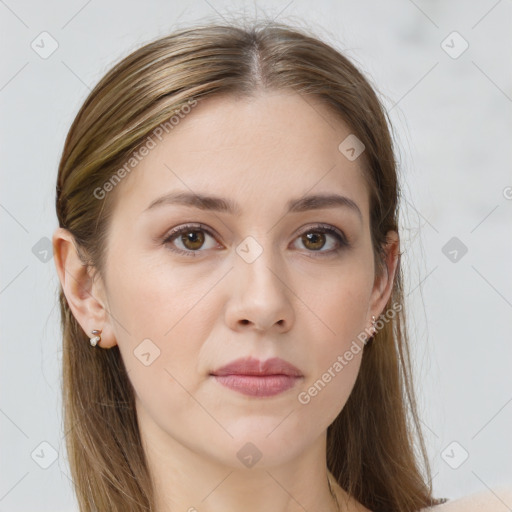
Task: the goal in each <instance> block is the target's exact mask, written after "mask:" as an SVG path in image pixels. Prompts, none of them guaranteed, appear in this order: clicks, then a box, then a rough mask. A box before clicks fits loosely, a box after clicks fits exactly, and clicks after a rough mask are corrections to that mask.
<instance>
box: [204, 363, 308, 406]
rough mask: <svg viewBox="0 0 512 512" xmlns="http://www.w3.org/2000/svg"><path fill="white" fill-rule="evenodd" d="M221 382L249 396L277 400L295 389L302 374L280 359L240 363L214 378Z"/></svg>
mask: <svg viewBox="0 0 512 512" xmlns="http://www.w3.org/2000/svg"><path fill="white" fill-rule="evenodd" d="M210 375H211V376H212V377H214V378H215V380H216V381H217V382H219V383H220V384H222V385H223V386H226V387H227V388H230V389H232V390H234V391H238V392H239V393H242V394H244V395H247V396H258V397H268V396H275V395H278V394H280V393H283V392H284V391H287V390H288V389H290V388H292V387H293V386H295V384H296V383H297V381H298V380H299V379H301V378H302V377H303V375H302V372H301V371H300V370H299V369H298V368H297V367H295V366H293V365H292V364H291V363H289V362H288V361H285V360H284V359H280V358H277V357H274V358H271V359H267V360H266V361H260V360H259V359H254V358H252V357H249V358H242V359H236V360H235V361H232V362H231V363H228V364H227V365H226V366H223V367H221V368H219V369H217V370H215V371H213V372H212V373H211V374H210Z"/></svg>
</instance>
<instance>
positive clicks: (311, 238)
mask: <svg viewBox="0 0 512 512" xmlns="http://www.w3.org/2000/svg"><path fill="white" fill-rule="evenodd" d="M302 241H303V242H308V243H310V242H313V247H311V246H310V248H311V249H313V250H315V251H317V250H318V249H321V248H322V247H323V245H324V244H325V234H324V233H306V234H305V235H302ZM319 241H320V243H319ZM304 245H305V246H306V247H307V243H305V244H304Z"/></svg>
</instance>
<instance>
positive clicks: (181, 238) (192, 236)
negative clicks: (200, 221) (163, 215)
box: [163, 225, 215, 256]
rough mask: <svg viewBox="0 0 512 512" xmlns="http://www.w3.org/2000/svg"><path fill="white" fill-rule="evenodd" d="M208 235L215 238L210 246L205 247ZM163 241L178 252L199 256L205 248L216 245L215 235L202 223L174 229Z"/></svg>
mask: <svg viewBox="0 0 512 512" xmlns="http://www.w3.org/2000/svg"><path fill="white" fill-rule="evenodd" d="M208 237H209V238H211V239H212V240H213V243H212V242H210V246H209V247H203V246H204V245H205V242H206V241H207V238H208ZM163 243H164V245H168V246H169V248H170V249H171V250H172V251H174V252H177V253H178V254H183V255H185V256H198V255H199V253H201V252H204V251H205V249H211V248H214V247H215V236H214V235H213V234H212V233H211V232H210V231H209V230H208V229H206V228H203V227H202V226H200V225H199V226H195V225H192V226H191V225H185V226H180V227H178V228H175V229H173V230H172V231H171V232H170V233H169V235H168V236H167V237H166V238H165V240H164V241H163ZM180 247H181V248H180Z"/></svg>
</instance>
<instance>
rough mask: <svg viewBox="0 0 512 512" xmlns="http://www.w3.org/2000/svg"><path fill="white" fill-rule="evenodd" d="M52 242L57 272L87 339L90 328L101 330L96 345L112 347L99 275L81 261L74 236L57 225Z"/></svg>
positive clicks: (113, 341)
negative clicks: (99, 339)
mask: <svg viewBox="0 0 512 512" xmlns="http://www.w3.org/2000/svg"><path fill="white" fill-rule="evenodd" d="M52 243H53V254H54V261H55V266H56V268H57V274H58V276H59V280H60V284H61V286H62V290H63V292H64V295H65V296H66V299H67V302H68V304H69V308H70V309H71V312H72V313H73V316H74V317H75V318H76V320H77V322H78V323H79V324H80V326H81V327H82V329H83V330H84V332H85V333H86V334H87V336H89V338H91V337H92V336H93V334H92V331H93V330H95V329H98V330H100V331H101V342H99V343H98V345H97V346H98V347H103V348H111V347H113V346H114V345H116V344H117V342H116V339H115V336H114V334H113V330H112V328H111V325H110V322H109V318H110V315H109V314H108V310H107V308H106V306H105V305H106V294H105V288H104V286H103V282H102V280H101V277H100V275H99V274H98V273H96V272H94V270H95V269H94V268H93V267H91V266H90V265H88V264H86V263H85V262H84V261H83V260H82V258H81V257H80V255H79V253H78V250H77V244H76V242H75V239H74V237H73V235H72V234H71V233H70V232H69V231H68V230H67V229H63V228H58V229H57V230H56V231H55V233H54V234H53V240H52ZM91 348H92V347H91Z"/></svg>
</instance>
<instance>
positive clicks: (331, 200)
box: [145, 192, 363, 221]
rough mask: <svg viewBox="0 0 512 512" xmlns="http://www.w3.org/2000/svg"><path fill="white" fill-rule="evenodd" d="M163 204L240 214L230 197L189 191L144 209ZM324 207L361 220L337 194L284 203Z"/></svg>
mask: <svg viewBox="0 0 512 512" xmlns="http://www.w3.org/2000/svg"><path fill="white" fill-rule="evenodd" d="M164 205H183V206H190V207H192V208H198V209H200V210H209V211H216V212H225V213H230V214H232V215H240V214H241V208H240V206H239V205H238V204H237V203H235V202H234V201H232V200H231V199H226V198H223V197H217V196H212V195H206V194H195V193H191V192H171V193H170V194H166V195H165V196H162V197H159V198H158V199H155V200H154V201H152V202H151V204H150V205H149V206H148V207H147V208H146V210H145V211H146V212H147V211H148V210H152V209H153V208H157V207H159V206H164ZM326 208H346V209H348V210H351V211H353V212H354V213H356V214H357V215H358V217H359V219H360V220H361V221H362V220H363V215H362V213H361V210H360V209H359V207H358V206H357V204H356V203H355V202H354V201H353V200H352V199H350V198H348V197H345V196H341V195H338V194H316V195H310V196H305V197H300V198H297V199H291V200H290V201H288V203H287V204H286V213H299V212H306V211H310V210H321V209H326Z"/></svg>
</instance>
